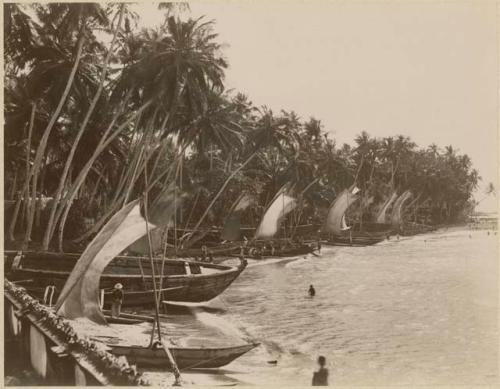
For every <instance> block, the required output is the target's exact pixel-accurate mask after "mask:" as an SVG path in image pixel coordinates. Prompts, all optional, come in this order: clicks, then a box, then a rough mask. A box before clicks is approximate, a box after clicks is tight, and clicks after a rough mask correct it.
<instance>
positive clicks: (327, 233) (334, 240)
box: [322, 187, 391, 246]
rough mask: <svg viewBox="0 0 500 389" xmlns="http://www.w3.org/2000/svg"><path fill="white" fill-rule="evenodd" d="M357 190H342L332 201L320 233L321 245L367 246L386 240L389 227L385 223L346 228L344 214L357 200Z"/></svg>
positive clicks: (353, 188)
mask: <svg viewBox="0 0 500 389" xmlns="http://www.w3.org/2000/svg"><path fill="white" fill-rule="evenodd" d="M358 191H359V190H358V188H356V187H352V188H350V189H344V190H343V191H342V192H341V193H340V194H339V195H338V196H337V197H336V198H335V200H334V201H333V203H332V205H331V207H330V210H329V212H328V216H327V218H326V222H325V225H324V227H323V231H322V237H323V239H324V240H322V243H325V244H327V245H334V246H368V245H373V244H376V243H379V242H381V241H383V240H385V239H387V238H388V237H389V235H390V233H391V229H390V225H388V224H385V223H366V222H364V223H362V224H361V223H358V224H354V225H353V226H348V225H347V223H346V220H345V212H346V211H347V209H348V208H349V206H350V205H351V204H353V203H354V202H355V201H357V200H358V199H359V196H358V195H357V193H358Z"/></svg>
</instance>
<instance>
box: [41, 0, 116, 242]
mask: <svg viewBox="0 0 500 389" xmlns="http://www.w3.org/2000/svg"><path fill="white" fill-rule="evenodd" d="M124 11H125V4H121V6H120V8H119V10H118V12H117V13H118V21H117V22H116V24H115V26H114V28H113V31H112V39H111V43H110V44H109V48H108V52H107V53H106V57H105V58H104V61H103V63H102V65H101V66H102V70H101V75H100V81H99V86H98V88H97V90H96V92H95V94H94V97H93V98H92V101H91V103H90V106H89V108H88V110H87V113H86V114H85V117H84V118H83V121H82V123H81V125H80V128H79V129H78V132H77V134H76V136H75V139H74V141H73V144H72V146H71V150H70V152H69V155H68V157H67V159H66V163H65V165H64V169H63V172H62V174H61V177H60V180H59V186H58V188H57V191H56V194H55V196H54V202H53V205H52V208H51V210H50V216H49V221H48V224H47V228H46V230H45V235H44V238H43V244H42V249H43V250H47V249H48V247H49V242H50V239H51V238H52V234H53V231H54V224H55V223H54V222H55V220H54V219H55V215H56V210H57V207H58V205H59V203H60V202H61V198H62V193H63V190H64V188H65V185H66V179H67V176H68V172H69V171H70V168H71V166H72V162H73V158H74V156H75V153H76V150H77V147H78V145H79V143H80V139H81V138H82V136H83V134H84V132H85V130H86V128H87V125H88V123H89V121H90V117H91V116H92V114H93V112H94V109H95V107H96V105H97V102H98V101H99V100H100V98H101V93H102V92H103V89H104V83H105V81H106V79H107V74H108V66H109V62H110V60H111V56H112V54H113V50H114V45H115V42H116V41H117V37H118V33H119V31H120V29H121V28H122V20H123V16H124ZM60 206H61V207H62V206H63V205H60Z"/></svg>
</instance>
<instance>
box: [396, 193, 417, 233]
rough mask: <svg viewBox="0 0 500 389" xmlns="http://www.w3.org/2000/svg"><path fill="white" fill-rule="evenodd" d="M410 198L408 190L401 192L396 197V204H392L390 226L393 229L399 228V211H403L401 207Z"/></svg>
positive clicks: (400, 221)
mask: <svg viewBox="0 0 500 389" xmlns="http://www.w3.org/2000/svg"><path fill="white" fill-rule="evenodd" d="M411 196H412V194H411V192H410V191H409V190H407V191H405V192H403V194H402V195H401V196H399V197H398V199H397V200H396V202H395V203H394V207H393V208H392V214H391V224H392V226H393V227H394V228H399V226H400V225H401V223H402V222H403V220H402V216H401V210H402V209H403V205H404V203H405V202H406V200H408V199H409V198H410V197H411Z"/></svg>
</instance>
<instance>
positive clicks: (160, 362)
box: [108, 343, 258, 369]
mask: <svg viewBox="0 0 500 389" xmlns="http://www.w3.org/2000/svg"><path fill="white" fill-rule="evenodd" d="M108 346H109V347H110V348H111V350H110V351H111V353H113V354H114V355H116V356H125V357H126V358H127V359H128V361H129V363H131V364H137V366H139V367H164V368H167V369H169V368H171V365H170V362H169V360H168V358H167V356H166V354H165V351H164V350H163V348H159V349H154V350H153V349H150V348H146V347H140V346H124V345H114V344H109V345H108ZM257 346H258V343H249V344H245V345H242V346H235V347H224V348H184V347H170V348H169V350H170V352H171V353H172V355H173V357H174V359H175V361H176V363H177V366H178V367H179V369H202V368H218V367H222V366H225V365H227V364H229V363H231V362H232V361H234V360H235V359H236V358H238V357H240V356H241V355H243V354H245V353H247V352H248V351H250V350H251V349H253V348H255V347H257Z"/></svg>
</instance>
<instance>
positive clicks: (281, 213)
mask: <svg viewBox="0 0 500 389" xmlns="http://www.w3.org/2000/svg"><path fill="white" fill-rule="evenodd" d="M289 192H290V189H289V188H288V185H285V186H284V187H283V188H281V189H280V190H279V191H278V194H277V195H276V196H275V197H274V199H273V201H272V202H271V205H270V206H269V207H268V208H267V210H266V212H265V213H264V217H263V218H262V220H261V222H260V224H259V227H257V230H256V231H255V239H269V238H272V237H273V236H274V235H276V233H277V232H278V229H279V225H280V223H281V220H282V219H283V217H285V216H286V214H288V213H289V212H290V211H292V210H293V209H294V208H295V207H296V206H297V200H296V199H295V198H294V197H292V196H291V195H290V194H289Z"/></svg>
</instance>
